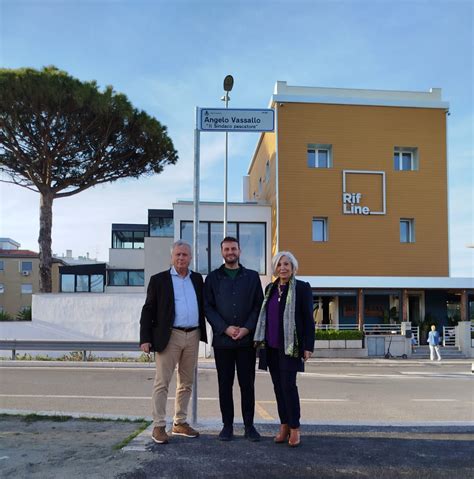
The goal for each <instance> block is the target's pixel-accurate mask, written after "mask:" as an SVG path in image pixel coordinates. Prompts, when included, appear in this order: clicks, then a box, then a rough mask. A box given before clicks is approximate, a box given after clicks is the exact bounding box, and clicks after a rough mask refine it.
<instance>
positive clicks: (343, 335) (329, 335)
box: [316, 329, 364, 340]
mask: <svg viewBox="0 0 474 479" xmlns="http://www.w3.org/2000/svg"><path fill="white" fill-rule="evenodd" d="M363 337H364V333H363V332H362V331H343V330H333V329H330V330H328V331H326V330H320V329H318V330H316V339H323V340H328V339H329V340H337V339H362V338H363Z"/></svg>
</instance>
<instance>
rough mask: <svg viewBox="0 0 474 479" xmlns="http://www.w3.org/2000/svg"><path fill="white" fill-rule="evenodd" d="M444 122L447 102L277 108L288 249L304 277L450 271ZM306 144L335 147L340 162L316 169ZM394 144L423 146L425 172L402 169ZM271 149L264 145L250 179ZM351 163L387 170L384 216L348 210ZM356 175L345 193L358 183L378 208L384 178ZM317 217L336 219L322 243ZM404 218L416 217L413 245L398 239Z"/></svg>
mask: <svg viewBox="0 0 474 479" xmlns="http://www.w3.org/2000/svg"><path fill="white" fill-rule="evenodd" d="M445 128H446V118H445V111H444V110H442V109H423V108H401V107H374V106H354V105H324V104H302V103H285V104H284V105H283V106H280V107H279V108H278V139H279V145H278V155H279V159H278V161H279V168H280V170H279V180H280V181H279V199H280V201H279V203H280V239H279V241H280V250H290V251H292V252H293V253H294V254H295V255H296V257H297V258H298V260H299V262H300V271H299V273H300V274H301V275H337V276H346V275H347V276H364V275H367V276H379V275H380V276H447V275H448V225H447V175H446V129H445ZM262 143H263V142H262ZM308 144H331V145H332V154H333V166H332V168H329V169H320V168H309V167H308V166H307V158H306V150H307V145H308ZM396 146H402V147H417V148H418V158H419V169H418V171H395V170H394V166H393V151H394V147H396ZM265 148H266V149H267V150H268V149H269V147H268V146H266V147H265ZM263 156H264V155H263V154H262V155H261V154H260V150H259V151H258V154H257V156H256V158H255V162H254V165H253V166H252V169H251V174H250V176H251V185H254V181H255V177H256V176H257V175H256V171H257V169H258V167H257V163H258V160H259V158H260V157H263ZM344 169H346V170H348V169H353V170H381V171H384V172H385V173H386V203H387V210H386V214H385V215H381V216H378V215H368V216H363V215H344V214H343V213H342V170H344ZM348 182H349V185H350V188H347V189H346V190H351V191H354V189H355V188H360V189H361V190H363V193H364V194H366V193H367V194H368V196H367V199H368V200H370V201H369V202H370V205H369V206H370V207H371V208H373V209H378V206H379V205H380V203H381V195H380V193H379V191H380V186H379V184H380V183H377V182H376V181H375V180H374V177H372V176H370V177H369V176H351V177H349V179H348ZM355 191H357V190H355ZM361 192H362V191H361ZM369 196H370V199H369ZM318 216H321V217H327V218H328V223H329V228H328V231H329V238H328V239H329V240H328V241H327V242H324V243H317V242H313V241H312V237H311V234H312V232H311V224H312V219H313V217H318ZM400 218H414V220H415V236H416V241H415V243H400V234H399V222H400Z"/></svg>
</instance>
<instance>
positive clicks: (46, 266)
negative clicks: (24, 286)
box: [38, 192, 54, 293]
mask: <svg viewBox="0 0 474 479" xmlns="http://www.w3.org/2000/svg"><path fill="white" fill-rule="evenodd" d="M53 199H54V195H53V194H52V193H50V192H47V193H41V200H40V228H39V237H38V243H39V260H40V266H39V270H40V271H39V272H40V292H41V293H51V292H52V289H53V282H52V274H51V268H52V264H53V257H52V252H51V232H52V226H53Z"/></svg>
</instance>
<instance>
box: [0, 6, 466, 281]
mask: <svg viewBox="0 0 474 479" xmlns="http://www.w3.org/2000/svg"><path fill="white" fill-rule="evenodd" d="M473 19H474V9H473V3H472V2H471V1H470V0H418V1H413V0H410V1H404V0H370V1H368V0H360V1H359V0H346V1H337V0H308V1H303V0H291V1H290V0H287V1H272V0H260V1H255V0H248V1H247V0H233V1H224V0H213V1H209V0H199V1H193V0H161V1H160V0H155V1H151V0H149V1H146V0H133V1H132V0H129V1H118V0H102V1H95V0H80V1H79V0H50V1H47V0H41V1H39V0H38V1H34V0H30V1H25V0H0V65H1V66H2V67H4V68H20V67H26V66H28V67H34V68H42V67H43V66H46V65H55V66H57V67H58V68H60V69H62V70H65V71H67V72H68V73H70V74H71V75H73V76H75V77H77V78H79V79H80V80H82V81H87V80H96V81H97V83H98V84H99V86H101V87H105V86H106V85H113V87H114V89H115V90H116V91H117V92H120V93H124V94H125V95H127V97H128V98H129V99H130V101H131V102H132V104H133V105H134V106H135V107H137V108H139V109H143V110H145V111H146V112H147V113H149V114H150V115H152V116H154V117H156V118H157V119H158V120H159V121H160V122H161V123H162V124H164V125H166V126H167V128H168V133H169V135H170V137H171V138H172V140H173V143H174V145H175V148H176V149H177V150H178V155H179V160H178V162H177V164H176V165H174V166H168V167H166V168H165V171H164V172H163V173H162V174H160V175H155V176H153V177H147V178H141V179H139V180H134V179H130V180H122V181H120V182H116V183H113V184H109V185H102V186H100V187H96V188H93V189H89V190H86V191H84V192H82V193H80V194H78V195H75V196H72V197H69V198H63V199H59V200H56V201H55V203H54V207H53V252H54V253H55V254H58V255H61V254H64V253H65V252H66V250H67V249H71V250H72V251H73V255H74V256H79V255H86V253H89V255H90V256H91V257H94V258H98V259H100V260H104V261H106V260H108V250H109V248H110V243H111V224H112V223H147V210H148V209H149V208H150V209H152V208H171V207H172V203H173V202H174V201H176V200H178V199H192V193H193V190H192V188H193V177H192V175H193V130H194V115H195V113H194V112H195V107H196V106H201V107H216V108H220V107H223V103H222V102H221V101H220V98H221V96H222V94H223V90H222V81H223V79H224V77H225V76H226V75H228V74H232V75H233V77H234V88H233V90H232V92H231V94H230V96H231V101H230V103H229V107H230V108H267V107H268V102H269V99H270V97H271V95H272V93H273V88H274V85H275V83H276V81H278V80H280V81H287V82H288V84H289V85H295V86H319V87H330V88H362V89H378V90H407V91H429V89H430V88H442V92H443V93H442V94H443V100H444V101H448V102H449V103H450V116H449V117H448V161H449V225H450V227H449V228H450V231H449V233H450V268H451V276H464V277H466V276H473V275H474V271H473V263H474V249H473V248H468V245H473V244H474V232H473V203H474V202H473V176H474V175H473V169H474V167H473V164H474V163H473V156H474V155H473V151H474V140H473V131H474V116H473V84H474V82H473V41H474V36H473ZM257 140H258V134H253V133H249V134H230V135H229V201H242V177H243V175H245V174H246V173H247V168H248V165H249V162H250V159H251V157H252V154H253V152H254V149H255V146H256V142H257ZM224 145H225V143H224V134H223V133H203V134H202V135H201V162H202V163H201V199H202V200H213V201H222V200H223V197H224V154H225V146H224ZM433 194H436V192H433ZM38 217H39V196H38V194H36V193H33V192H30V191H28V190H26V189H23V188H20V187H18V186H14V185H8V184H5V183H0V237H9V238H12V239H14V240H15V241H17V242H19V243H21V247H22V248H25V249H31V250H34V251H38V243H37V237H38V225H39V221H38Z"/></svg>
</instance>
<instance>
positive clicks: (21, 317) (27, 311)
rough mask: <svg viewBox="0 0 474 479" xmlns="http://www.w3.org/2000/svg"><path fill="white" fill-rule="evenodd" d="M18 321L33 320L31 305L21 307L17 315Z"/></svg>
mask: <svg viewBox="0 0 474 479" xmlns="http://www.w3.org/2000/svg"><path fill="white" fill-rule="evenodd" d="M16 320H17V321H31V306H28V307H26V308H23V309H20V311H18V313H17V315H16Z"/></svg>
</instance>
